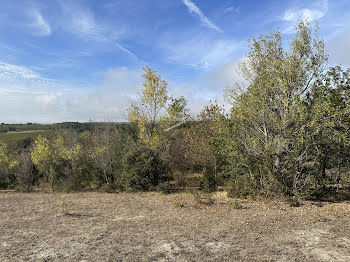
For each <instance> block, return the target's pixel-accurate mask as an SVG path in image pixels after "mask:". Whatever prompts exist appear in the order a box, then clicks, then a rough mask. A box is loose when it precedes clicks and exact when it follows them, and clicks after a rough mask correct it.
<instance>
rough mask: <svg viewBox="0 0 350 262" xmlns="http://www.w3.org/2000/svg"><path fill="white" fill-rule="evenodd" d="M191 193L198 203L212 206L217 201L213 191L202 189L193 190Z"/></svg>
mask: <svg viewBox="0 0 350 262" xmlns="http://www.w3.org/2000/svg"><path fill="white" fill-rule="evenodd" d="M191 194H192V196H193V198H194V200H195V202H196V204H198V205H204V206H211V205H213V204H214V203H215V199H214V198H213V195H212V194H211V193H207V192H203V191H200V190H192V191H191Z"/></svg>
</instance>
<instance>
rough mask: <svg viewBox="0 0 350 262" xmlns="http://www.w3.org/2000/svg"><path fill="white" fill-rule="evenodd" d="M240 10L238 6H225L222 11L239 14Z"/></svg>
mask: <svg viewBox="0 0 350 262" xmlns="http://www.w3.org/2000/svg"><path fill="white" fill-rule="evenodd" d="M240 12H241V9H240V7H239V6H237V7H236V6H233V5H231V6H229V7H226V8H225V10H224V13H225V14H226V13H235V14H239V13H240Z"/></svg>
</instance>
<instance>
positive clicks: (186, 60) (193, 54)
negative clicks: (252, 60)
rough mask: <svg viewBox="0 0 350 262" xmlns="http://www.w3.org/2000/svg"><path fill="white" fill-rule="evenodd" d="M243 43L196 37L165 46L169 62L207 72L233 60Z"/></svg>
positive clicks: (243, 45)
mask: <svg viewBox="0 0 350 262" xmlns="http://www.w3.org/2000/svg"><path fill="white" fill-rule="evenodd" d="M244 47H245V42H241V41H236V40H232V39H219V40H216V39H211V38H208V37H207V36H197V37H193V38H192V39H190V40H188V41H184V42H180V43H175V45H174V43H171V44H165V49H166V50H167V52H169V57H168V59H169V61H170V62H173V63H177V64H182V65H187V66H190V67H193V68H195V69H200V70H208V69H211V68H213V67H216V66H218V65H220V64H223V63H226V62H228V61H230V60H231V59H233V58H235V57H236V56H237V55H238V54H239V53H240V52H241V51H242V48H244Z"/></svg>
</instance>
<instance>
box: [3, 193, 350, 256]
mask: <svg viewBox="0 0 350 262" xmlns="http://www.w3.org/2000/svg"><path fill="white" fill-rule="evenodd" d="M214 198H215V200H216V201H215V203H214V204H213V205H211V206H205V205H201V204H198V203H197V202H196V201H195V200H194V198H193V196H192V195H190V194H184V193H183V194H175V195H162V194H157V193H138V194H128V193H120V194H104V193H74V194H44V193H31V194H19V193H0V232H1V234H0V261H23V260H25V261H350V204H349V203H348V202H343V203H313V202H304V204H303V205H302V206H301V207H290V206H289V205H287V204H286V203H283V202H267V201H262V200H257V201H251V200H236V201H235V200H232V199H227V198H226V197H225V196H224V195H223V193H217V194H216V195H215V197H214Z"/></svg>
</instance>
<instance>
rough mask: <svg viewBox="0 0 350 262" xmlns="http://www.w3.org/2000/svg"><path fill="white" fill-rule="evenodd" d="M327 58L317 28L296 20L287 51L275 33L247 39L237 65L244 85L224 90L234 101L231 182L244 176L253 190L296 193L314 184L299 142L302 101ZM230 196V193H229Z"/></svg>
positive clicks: (304, 148)
mask: <svg viewBox="0 0 350 262" xmlns="http://www.w3.org/2000/svg"><path fill="white" fill-rule="evenodd" d="M326 61H327V57H326V55H325V53H324V43H323V41H320V40H318V38H317V30H315V31H312V28H311V27H310V26H309V24H308V23H307V22H303V21H302V22H300V23H299V24H298V27H297V33H296V36H295V38H294V40H293V41H292V42H291V44H290V47H289V48H288V49H285V48H284V45H283V44H282V38H281V34H280V33H279V32H278V31H277V32H274V33H272V34H270V35H268V36H266V37H263V36H260V37H259V38H258V39H252V40H251V41H250V52H249V54H248V56H247V59H246V61H245V62H243V63H242V65H241V72H242V74H243V76H244V77H245V80H246V82H247V86H246V87H245V88H242V87H241V86H240V87H239V88H240V92H238V93H237V89H232V88H231V89H228V90H227V92H226V96H227V99H228V100H229V101H231V103H232V112H231V117H232V121H233V122H234V123H233V127H234V128H233V131H232V132H233V137H232V143H231V152H232V153H231V157H232V159H231V161H232V168H231V172H232V173H233V174H234V175H233V179H239V177H240V176H245V177H246V178H245V180H249V181H250V182H249V184H250V185H252V186H253V187H254V188H255V189H256V190H261V191H265V192H274V193H281V194H297V193H298V192H300V191H306V190H307V189H308V188H310V187H312V186H313V185H314V183H313V182H314V177H313V176H312V174H311V173H310V172H305V169H304V166H305V163H306V162H310V161H312V156H310V155H308V150H307V145H306V144H305V143H303V140H304V136H305V134H304V133H303V130H305V125H306V121H307V116H306V112H305V105H304V102H303V100H304V97H305V96H306V95H307V93H309V92H310V91H311V89H312V87H313V86H314V85H315V83H316V82H317V80H318V79H319V78H320V77H321V76H322V75H323V72H324V67H325V62H326ZM233 193H234V192H233Z"/></svg>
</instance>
